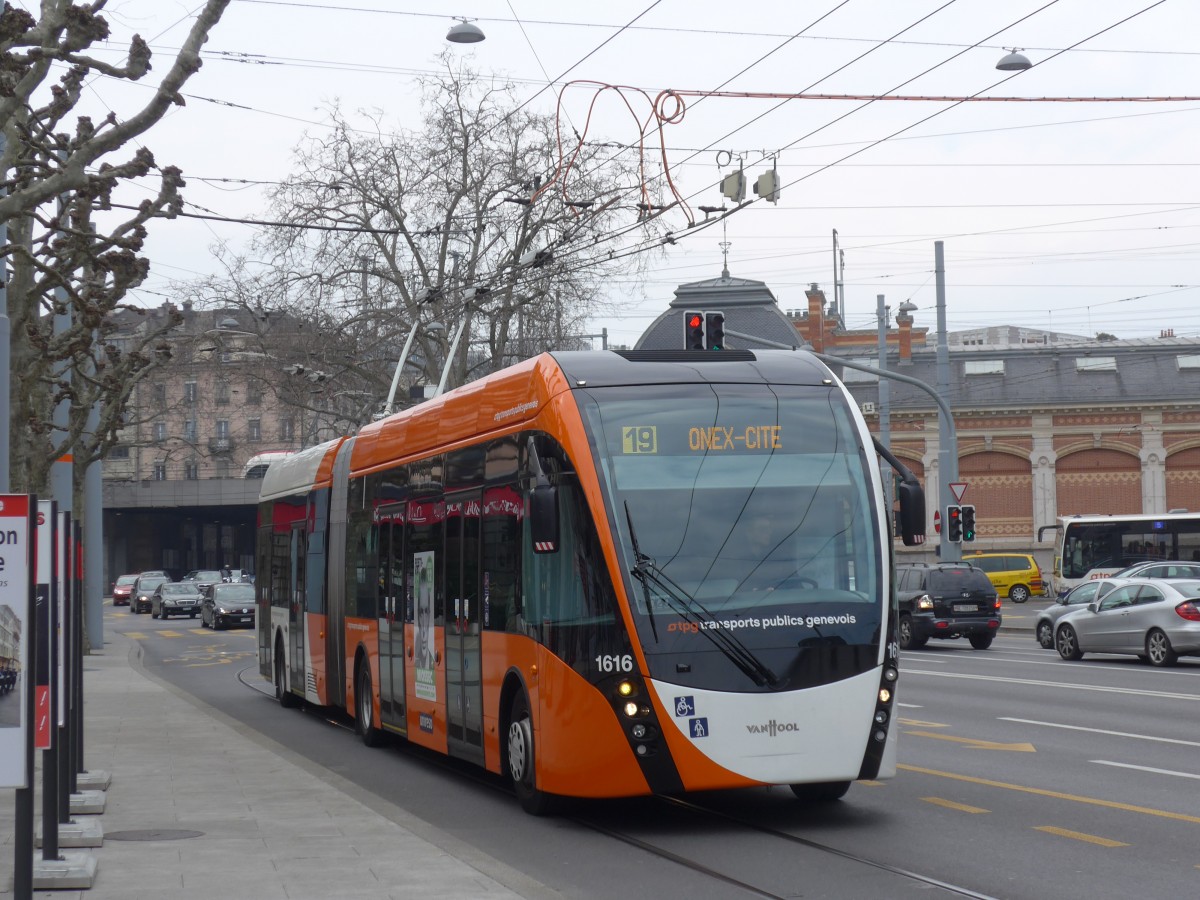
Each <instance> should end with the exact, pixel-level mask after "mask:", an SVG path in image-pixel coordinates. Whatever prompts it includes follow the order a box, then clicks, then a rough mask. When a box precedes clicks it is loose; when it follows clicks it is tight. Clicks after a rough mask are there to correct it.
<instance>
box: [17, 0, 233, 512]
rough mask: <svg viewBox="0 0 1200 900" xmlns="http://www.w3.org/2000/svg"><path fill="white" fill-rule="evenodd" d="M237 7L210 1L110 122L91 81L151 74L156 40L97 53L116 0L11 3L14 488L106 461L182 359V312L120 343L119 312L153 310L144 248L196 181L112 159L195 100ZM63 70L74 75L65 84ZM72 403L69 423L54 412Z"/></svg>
mask: <svg viewBox="0 0 1200 900" xmlns="http://www.w3.org/2000/svg"><path fill="white" fill-rule="evenodd" d="M228 4H229V0H207V2H205V4H204V5H203V7H202V9H201V10H200V11H199V13H198V14H197V16H196V19H195V22H194V23H193V25H192V28H191V31H190V32H189V34H188V37H187V39H186V40H185V41H184V45H183V48H182V49H181V50H180V51H179V53H178V55H177V56H176V57H175V58H174V60H173V61H172V65H171V67H170V69H169V70H168V71H167V73H166V74H165V76H164V77H163V79H162V80H161V82H160V83H159V85H158V87H157V90H156V91H155V92H154V94H153V96H152V97H151V98H150V99H149V100H148V101H147V103H146V104H145V105H144V106H143V107H141V108H140V109H138V110H136V111H135V112H134V113H133V114H132V115H129V116H128V117H125V118H118V116H117V115H116V114H115V113H110V114H109V115H108V116H107V117H106V118H105V119H104V120H103V121H101V122H100V123H98V124H97V123H96V122H94V121H93V120H92V119H91V118H90V117H89V116H86V115H79V114H78V110H77V105H78V103H79V100H80V94H81V91H82V89H83V86H84V84H85V82H86V81H87V80H88V79H89V78H93V77H96V76H99V77H103V78H110V79H120V80H127V81H138V80H141V79H142V78H144V77H145V76H146V75H147V74H148V73H149V71H150V69H151V53H150V48H149V47H148V45H147V44H146V43H145V41H143V40H142V38H141V37H140V36H136V35H135V36H134V38H133V39H132V41H131V44H130V48H129V54H128V59H127V61H126V62H125V64H124V65H117V66H114V65H111V64H109V63H106V62H103V61H101V60H98V59H96V58H94V57H92V56H89V55H88V53H87V51H88V50H89V49H90V48H91V47H92V46H93V45H94V44H95V43H96V42H97V41H105V40H107V39H108V37H109V28H108V24H107V22H106V21H105V19H104V18H103V17H102V16H101V15H100V13H101V11H102V10H103V8H104V6H105V0H93V2H90V3H77V2H69V0H43V2H42V4H41V8H40V16H39V17H36V18H35V16H33V15H32V14H30V13H28V12H26V11H25V10H22V9H17V8H15V7H13V6H12V5H11V4H9V3H5V4H4V7H3V11H2V12H0V54H2V57H0V59H2V63H0V135H2V137H3V141H2V143H0V183H2V187H3V194H2V195H0V225H5V226H7V229H8V238H9V239H8V241H6V242H5V243H4V246H3V247H2V248H0V259H2V260H3V261H4V264H6V265H7V266H9V267H10V268H11V270H12V277H11V279H10V280H9V283H8V309H9V314H10V316H11V319H12V326H13V327H12V355H11V366H12V371H13V373H14V377H13V381H12V396H11V398H9V400H10V403H9V410H10V422H11V423H12V424H13V426H14V427H13V429H12V469H13V471H12V473H11V481H12V484H13V486H14V489H20V490H31V491H42V490H44V488H45V486H46V483H47V479H48V472H49V467H50V464H51V462H52V461H53V460H55V459H58V458H60V457H62V456H63V455H64V454H67V453H70V454H71V455H73V456H74V458H75V460H77V461H79V462H81V463H83V464H86V463H88V462H90V461H93V460H95V459H98V458H99V457H100V456H102V455H103V454H104V453H105V452H106V451H107V449H108V448H109V447H110V446H111V444H112V443H113V441H114V440H115V435H116V432H117V430H118V429H119V428H120V427H121V424H122V417H123V415H124V412H125V408H126V405H127V403H128V401H129V397H130V393H131V391H132V390H133V386H134V385H135V384H136V383H137V381H138V380H139V379H140V378H142V377H144V376H145V374H146V373H147V372H148V371H149V370H151V369H152V368H153V367H154V366H155V365H158V364H161V363H162V362H163V361H165V360H166V359H167V358H168V353H169V348H168V346H167V345H166V344H165V343H164V342H163V340H162V338H163V335H164V334H165V333H166V332H167V331H168V330H169V329H170V328H171V327H173V325H174V324H176V322H177V321H178V320H177V318H176V317H174V316H171V315H168V316H166V317H160V318H157V319H151V318H148V319H147V321H146V323H145V325H144V327H139V328H135V329H133V331H132V332H131V333H126V334H125V335H124V336H123V337H122V338H121V340H119V341H118V340H116V339H112V338H113V335H114V332H115V331H116V327H117V324H116V322H115V321H114V318H113V314H114V312H116V311H120V310H122V309H124V310H128V311H129V313H130V314H131V315H137V314H139V313H141V311H140V310H137V308H136V307H132V306H126V305H125V304H123V300H124V298H125V296H126V293H127V292H128V291H129V289H131V288H133V287H136V286H137V285H139V284H141V282H142V281H143V280H144V279H145V277H146V275H147V273H148V271H149V263H148V261H147V260H146V259H145V258H144V257H141V256H139V255H138V254H139V253H140V251H141V249H142V247H143V243H144V241H145V237H146V225H147V223H148V222H149V220H150V219H152V218H155V217H160V216H168V217H170V216H173V215H175V214H176V212H177V211H178V208H179V204H180V198H179V189H180V188H181V187H182V185H183V180H182V178H181V176H180V172H179V170H178V169H175V168H172V167H159V166H157V165H156V164H155V161H154V157H153V155H152V154H151V153H150V151H148V150H146V149H144V148H139V149H137V150H135V151H133V152H132V153H131V154H130V155H129V156H128V157H127V158H126V159H124V160H119V159H118V160H113V159H112V156H113V155H114V154H115V153H117V152H119V151H120V150H122V149H123V148H124V147H125V146H126V145H127V144H128V143H129V142H130V141H131V140H133V139H134V138H137V137H139V136H140V135H143V134H145V133H146V131H148V130H149V129H150V128H151V127H152V126H153V125H154V123H155V122H157V121H158V120H159V119H161V118H162V116H163V115H164V114H165V113H166V111H167V110H168V109H169V108H170V107H171V106H172V105H182V104H183V98H182V96H181V95H180V93H179V91H180V89H181V88H182V86H183V85H184V83H185V82H186V81H187V79H188V78H189V77H190V76H191V75H192V74H194V73H195V72H196V71H197V70H198V69H199V67H200V48H201V46H202V45H203V44H204V42H205V40H207V37H208V34H209V32H210V30H211V29H212V28H213V27H214V26H215V25H216V24H217V22H218V20H219V19H220V17H221V14H222V13H223V12H224V10H225V7H226V6H228ZM63 65H65V66H66V71H65V73H64V74H62V75H61V76H60V77H58V78H57V80H53V79H52V78H51V75H52V73H53V72H55V71H61V70H62V66H63ZM72 118H73V119H74V122H73V123H72V122H71V121H70V120H71V119H72ZM154 173H157V177H158V189H157V192H156V193H155V195H154V196H153V197H152V198H151V199H149V200H143V201H142V202H140V203H139V204H138V205H136V206H130V207H127V209H128V210H129V214H128V215H127V216H126V217H125V218H124V220H121V219H120V218H119V217H115V216H114V215H113V214H112V211H113V210H114V209H115V208H120V205H119V204H117V203H114V193H115V192H116V191H117V190H118V188H119V187H121V186H122V185H124V184H126V183H128V182H130V181H131V180H133V179H140V178H145V177H148V176H151V175H152V174H154ZM98 216H99V218H100V219H102V220H103V224H100V223H99V222H98V221H97V217H98ZM68 401H69V403H70V409H71V412H70V420H69V423H67V424H66V425H65V427H64V426H63V423H62V422H59V423H58V430H55V428H54V426H52V411H53V410H54V408H55V407H57V406H58V405H59V404H60V403H64V402H68ZM92 409H97V410H99V413H100V417H99V423H98V425H96V426H95V427H94V428H93V427H90V426H89V424H88V422H87V416H88V411H89V410H92ZM77 471H80V470H79V469H77Z"/></svg>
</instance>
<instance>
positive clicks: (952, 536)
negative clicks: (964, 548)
mask: <svg viewBox="0 0 1200 900" xmlns="http://www.w3.org/2000/svg"><path fill="white" fill-rule="evenodd" d="M962 539H963V522H962V508H961V507H958V506H947V507H946V540H948V541H951V542H952V543H955V544H958V543H961V542H962Z"/></svg>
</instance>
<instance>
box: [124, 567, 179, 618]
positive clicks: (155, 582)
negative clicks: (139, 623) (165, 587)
mask: <svg viewBox="0 0 1200 900" xmlns="http://www.w3.org/2000/svg"><path fill="white" fill-rule="evenodd" d="M170 580H171V579H170V578H168V577H167V576H166V575H163V574H159V573H156V574H153V575H151V574H148V573H146V572H143V573H142V574H141V575H139V576H138V579H137V581H135V582H134V584H133V592H132V593H131V594H130V595H129V611H130V612H133V613H144V612H150V610H151V609H152V608H153V599H154V589H155V588H156V587H158V586H159V585H160V584H164V583H165V582H168V581H170Z"/></svg>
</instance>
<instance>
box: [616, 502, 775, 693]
mask: <svg viewBox="0 0 1200 900" xmlns="http://www.w3.org/2000/svg"><path fill="white" fill-rule="evenodd" d="M625 518H626V520H627V521H628V522H629V537H630V541H631V543H632V544H633V558H634V566H633V568H632V569H630V574H631V575H633V577H634V578H636V579H637V580H638V581H639V582H641V585H642V591H643V592H644V595H645V598H646V612H647V617H648V618H649V619H650V628H651V630H652V631H653V632H654V639H655V640H658V629H657V627H656V626H655V623H654V611H653V610H654V604H653V601H652V599H651V597H650V585H651V584H653V585H654V587H655V588H657V593H659V594H660V595H661V596H662V597H663V599H664V600H666V602H667V605H668V606H670V607H671V609H673V610H674V611H675V612H676V613H677V614H678V615H679V617H680V618H681V619H683V620H684V621H685V622H688V623H690V624H693V625H696V626H697V629H696V630H697V631H699V632H700V634H702V635H704V636H705V637H706V638H708V639H709V640H710V641H711V642H712V643H713V645H714V646H715V647H716V648H717V649H718V650H720V651H721V652H722V653H723V654H724V655H725V656H726V657H727V658H728V659H729V661H730V662H732V663H733V664H734V665H735V666H737V667H738V668H739V669H741V670H742V672H744V673H745V674H746V675H747V677H749V678H750V680H751V681H753V682H754V683H755V684H757V685H759V686H760V687H761V686H762V685H764V684H769V685H772V686H774V685H776V684H778V683H779V676H777V675H776V674H775V673H774V672H772V671H771V670H770V668H768V667H767V666H766V665H765V664H764V663H763V662H762V660H760V659H759V658H758V657H757V656H755V655H754V653H753V652H751V650H750V648H748V647H747V646H746V645H745V644H743V643H742V642H741V641H739V640H738V639H737V638H736V637H734V636H733V635H732V634H730V633H729V632H728V631H727V630H726V629H723V628H721V627H720V626H719V625H717V620H716V619H715V618H714V616H713V614H712V613H711V612H709V611H708V610H707V609H705V607H704V605H703V604H702V603H700V601H698V600H697V599H696V598H695V597H693V596H692V595H691V594H689V593H688V592H687V591H685V590H684V589H683V588H681V587H680V586H679V585H678V584H676V583H675V582H674V581H672V580H671V578H670V577H669V576H668V575H667V574H666V573H665V572H663V571H662V569H660V568H659V567H658V566H657V565H656V564H655V562H654V560H652V559H651V558H650V557H649V556H646V555H645V554H644V553H642V552H641V550H639V549H638V543H637V538H636V537H635V535H634V528H633V517H632V516H631V515H630V513H629V504H628V503H626V504H625Z"/></svg>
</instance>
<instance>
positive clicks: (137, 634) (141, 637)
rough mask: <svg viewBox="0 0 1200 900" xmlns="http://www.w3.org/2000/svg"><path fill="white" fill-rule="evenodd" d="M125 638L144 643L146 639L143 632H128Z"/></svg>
mask: <svg viewBox="0 0 1200 900" xmlns="http://www.w3.org/2000/svg"><path fill="white" fill-rule="evenodd" d="M125 637H127V638H133V639H134V640H135V641H144V640H145V639H146V635H145V633H144V632H141V631H127V632H125Z"/></svg>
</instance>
